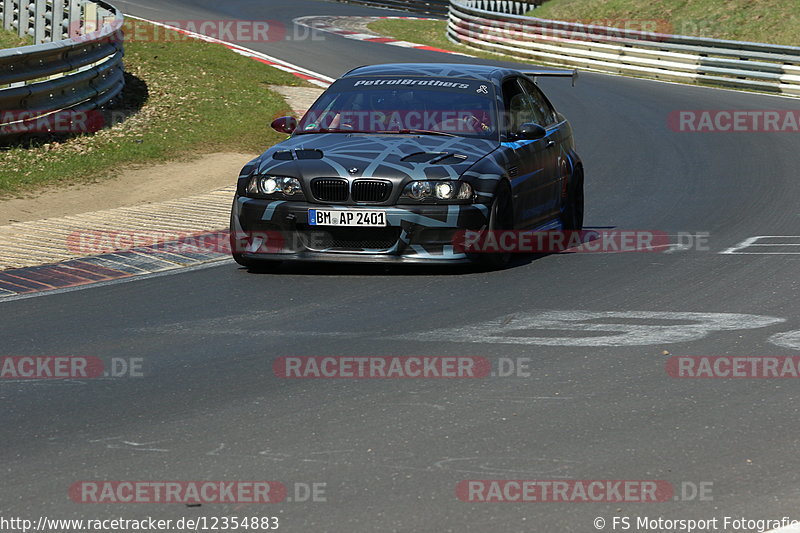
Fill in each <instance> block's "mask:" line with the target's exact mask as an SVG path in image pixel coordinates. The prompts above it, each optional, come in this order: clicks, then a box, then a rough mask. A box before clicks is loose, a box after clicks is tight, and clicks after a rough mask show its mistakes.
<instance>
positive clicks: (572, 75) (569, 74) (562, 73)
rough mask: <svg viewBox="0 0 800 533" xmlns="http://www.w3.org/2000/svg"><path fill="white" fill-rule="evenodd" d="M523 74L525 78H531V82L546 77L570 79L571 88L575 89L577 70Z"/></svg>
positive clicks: (540, 71) (534, 71) (525, 72)
mask: <svg viewBox="0 0 800 533" xmlns="http://www.w3.org/2000/svg"><path fill="white" fill-rule="evenodd" d="M522 73H523V74H525V75H526V76H530V77H531V78H533V81H534V82H535V81H536V78H538V77H539V76H547V77H556V78H572V86H573V87H575V81H577V79H578V69H573V70H523V71H522Z"/></svg>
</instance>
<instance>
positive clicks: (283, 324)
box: [0, 0, 800, 532]
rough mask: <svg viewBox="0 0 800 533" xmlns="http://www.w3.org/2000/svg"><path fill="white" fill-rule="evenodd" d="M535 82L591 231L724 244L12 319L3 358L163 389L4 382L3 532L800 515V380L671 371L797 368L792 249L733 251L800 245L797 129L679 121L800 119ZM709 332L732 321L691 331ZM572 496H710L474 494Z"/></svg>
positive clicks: (457, 526)
mask: <svg viewBox="0 0 800 533" xmlns="http://www.w3.org/2000/svg"><path fill="white" fill-rule="evenodd" d="M117 5H119V6H120V7H122V8H123V9H124V10H125V11H127V12H129V13H131V14H134V15H137V16H142V17H145V18H150V19H166V20H176V19H178V20H179V19H218V18H245V19H247V18H252V19H279V20H281V21H282V22H284V23H286V24H287V25H290V24H291V19H292V18H294V17H296V16H301V15H317V14H320V15H322V14H343V15H347V14H352V15H365V14H366V15H369V14H379V15H383V14H387V12H386V11H379V10H374V9H367V8H361V7H356V6H348V5H339V4H333V3H323V2H314V1H309V0H292V1H287V0H271V1H269V2H249V1H245V0H238V1H237V0H231V1H227V2H211V1H204V2H200V1H198V2H188V1H187V2H175V1H170V2H166V1H158V0H136V2H121V1H120V2H117ZM290 32H291V28H290ZM245 45H246V46H250V47H252V48H255V49H258V50H260V51H263V52H266V53H269V54H270V55H273V56H276V57H280V58H282V59H285V60H287V61H291V62H293V63H296V64H298V65H301V66H303V67H306V68H309V69H312V70H315V71H318V72H320V73H322V74H325V75H328V76H332V77H336V76H338V75H340V74H341V73H343V72H344V71H346V70H348V69H350V68H352V67H355V66H358V65H361V64H367V63H374V62H395V61H442V60H445V61H451V62H461V61H471V60H469V59H468V58H462V57H459V56H444V55H442V54H437V53H433V52H426V51H419V50H406V49H402V48H397V47H390V46H386V45H381V44H376V43H362V42H357V41H353V40H347V39H343V38H340V37H337V36H334V35H330V34H326V35H325V40H323V41H303V42H280V43H264V44H253V43H245ZM475 61H478V60H475ZM541 84H542V85H543V86H544V88H545V90H546V92H547V93H548V95H549V96H550V97H551V99H552V100H553V101H554V103H555V105H556V107H558V108H559V109H560V110H561V111H562V112H563V113H564V114H565V115H566V116H567V117H568V118H569V119H570V121H571V122H572V125H573V127H574V129H575V132H576V136H577V143H578V151H579V153H580V154H581V156H582V157H583V159H584V163H585V166H586V197H587V213H586V215H587V218H586V224H587V226H590V227H615V228H624V229H649V230H659V231H665V232H668V233H670V234H676V233H678V232H682V231H683V232H709V233H710V239H709V248H710V249H709V250H707V251H701V250H686V251H679V252H675V253H669V254H667V253H627V254H574V255H568V254H567V255H551V256H547V257H542V258H538V259H536V260H525V261H521V262H519V263H518V264H516V265H515V266H514V267H513V268H510V269H508V270H505V271H502V272H494V273H475V272H472V271H468V270H463V269H462V270H447V269H419V268H415V269H391V270H385V269H383V268H382V267H376V268H372V267H369V266H358V267H351V266H341V265H340V266H335V267H334V266H331V267H328V266H303V267H291V268H285V269H283V270H282V271H281V272H280V273H278V274H276V275H257V274H248V273H247V272H246V271H244V270H242V269H239V268H237V267H236V266H234V265H233V264H232V263H227V262H226V263H223V264H220V265H218V266H214V267H212V268H206V269H200V270H194V271H184V272H182V273H179V274H174V275H168V276H162V277H155V278H151V279H144V280H137V281H133V282H130V283H122V284H116V285H110V286H104V287H94V288H90V289H86V290H80V291H75V292H69V293H63V294H55V295H48V296H44V297H37V298H31V299H24V300H18V301H10V302H5V303H0V324H2V326H0V327H2V337H1V338H2V354H3V355H91V356H98V357H112V356H114V357H124V358H135V357H141V358H143V369H144V372H145V374H146V377H144V378H138V379H136V378H129V379H116V380H114V379H106V380H95V381H84V382H59V381H49V382H29V383H18V382H11V381H8V382H4V383H2V384H0V400H2V413H0V426H1V427H2V428H3V432H2V435H3V438H2V441H0V458H2V471H3V476H2V480H3V481H2V484H1V486H0V515H3V516H24V517H29V518H33V519H35V518H36V517H38V516H40V515H46V516H48V517H51V518H55V517H57V518H70V517H85V518H103V517H118V516H122V517H128V518H141V517H145V516H155V517H162V518H178V517H181V516H222V515H228V516H231V515H238V516H245V515H248V516H252V515H256V516H264V515H273V514H278V516H280V517H281V520H282V524H281V530H285V531H296V532H314V531H331V532H355V531H359V532H368V531H415V532H446V531H475V532H484V531H492V532H494V531H497V532H507V531H538V532H554V531H574V532H587V531H594V528H593V526H592V520H593V519H594V518H595V517H597V516H601V517H605V518H606V519H607V520H609V521H610V519H611V517H612V516H614V515H617V516H623V515H628V516H632V517H636V516H650V517H657V516H659V515H662V516H665V517H669V518H692V517H694V518H711V517H714V516H717V517H722V516H725V515H729V516H740V515H744V516H748V517H752V518H778V517H781V516H790V517H795V518H800V511H799V510H798V489H797V485H796V481H797V473H796V464H797V457H798V452H800V446H798V440H797V434H796V430H797V427H798V422H797V413H798V410H797V401H798V396H800V395H799V394H798V389H797V387H798V386H797V384H796V382H795V381H792V380H748V379H744V380H677V379H673V378H670V377H669V376H668V375H667V374H666V372H665V370H664V363H665V361H666V356H665V355H664V354H663V353H662V352H663V351H665V350H668V351H669V352H670V353H671V354H673V355H744V356H751V355H754V356H761V355H800V343H798V341H797V340H794V341H793V342H794V346H795V348H791V347H790V346H778V345H777V344H775V343H774V342H771V340H770V339H771V337H773V335H776V334H779V333H785V332H790V331H795V330H798V329H800V304H798V272H799V271H800V268H799V267H800V263H798V256H797V255H787V254H777V255H731V254H719V252H720V251H723V250H725V249H727V248H729V247H732V246H735V245H736V244H737V243H739V242H741V241H743V240H744V239H746V238H749V237H752V236H759V235H787V236H794V235H800V219H799V218H798V215H799V214H800V208H798V205H800V184H798V181H797V169H798V168H800V150H798V149H797V148H798V143H797V134H791V133H719V134H708V133H706V134H691V133H676V132H672V131H670V130H669V129H668V128H667V126H666V117H667V115H668V114H669V113H670V112H671V111H673V110H676V109H749V110H755V109H794V110H797V109H798V108H800V102H798V101H796V100H789V99H782V98H775V97H770V96H764V95H755V94H744V93H736V92H730V91H719V90H713V89H708V88H697V87H687V86H678V85H669V84H662V83H656V82H652V81H644V80H635V79H627V78H617V77H612V76H605V75H599V74H588V73H586V74H583V75H582V77H581V79H580V80H579V82H578V85H577V87H575V88H574V89H573V88H569V86H568V83H567V82H564V81H559V80H544V81H542V82H541ZM265 127H266V125H265ZM234 178H235V177H234V176H231V180H232V181H233V179H234ZM796 240H797V239H796ZM576 310H585V311H591V312H598V313H610V312H615V313H620V314H619V315H610V314H605V315H603V314H598V315H589V316H590V318H592V317H593V318H594V322H593V323H595V324H597V323H609V322H611V323H616V324H620V323H621V324H627V325H628V326H629V327H631V328H632V329H633V330H634V331H635V332H637V333H636V334H635V335H634V334H631V335H622V336H618V337H609V336H608V335H613V332H612V333H603V332H587V331H583V330H582V329H581V326H580V325H576V324H575V323H574V322H571V320H572V319H574V318H576V317H577V315H575V314H574V313H573V314H571V313H570V312H571V311H576ZM640 311H646V312H655V313H663V314H661V315H655V314H647V313H645V314H642V313H639V314H637V313H635V312H640ZM544 312H561V313H557V314H555V315H548V316H550V317H551V318H553V320H555V322H550V323H548V324H550V326H549V328H550V329H547V328H545V329H541V328H542V323H541V322H540V323H539V327H538V329H537V326H536V324H533V325H529V327H528V329H527V330H525V329H523V330H521V331H515V332H512V333H511V334H510V335H508V334H506V335H505V336H503V334H502V331H500V330H503V328H509V327H515V326H516V325H518V324H521V323H522V322H524V321H525V320H526V319H527V318H530V317H531V316H533V315H536V314H537V313H544ZM687 313H698V314H697V315H687ZM732 313H737V314H746V315H759V316H762V317H774V318H775V319H776V320H771V321H770V320H767V319H760V320H759V318H758V317H752V316H751V317H737V316H733V315H730V314H732ZM710 320H716V321H718V322H719V321H722V322H724V323H725V324H726V327H728V328H730V329H726V330H722V331H710V330H708V329H707V328H704V327H702V326H697V325H696V324H705V323H708V322H709V321H710ZM492 321H493V322H494V325H491V324H490V325H486V324H487V323H488V322H492ZM552 324H556V325H552ZM689 324H695V326H693V327H688V325H689ZM765 324H767V325H765ZM545 325H547V324H545ZM658 325H660V326H661V327H657V326H658ZM468 326H469V327H470V328H471V329H470V330H469V331H465V330H464V329H463V328H467V327H468ZM473 326H474V327H473ZM757 326H761V327H757ZM520 327H521V326H520ZM457 328H462V330H460V331H456V329H457ZM611 329H613V327H612V328H611ZM432 330H444V333H439V334H437V335H431V334H427V335H426V332H430V331H432ZM498 332H499V333H498ZM687 332H689V333H690V335H689V336H688V337H684V340H680V338H679V336H678V335H676V333H682V334H687ZM492 333H495V334H497V335H499V336H497V335H496V336H495V337H494V339H492V338H489V337H488V336H489V335H491V334H492ZM598 338H599V339H600V340H599V341H598V340H597V339H598ZM794 338H795V339H797V338H798V337H797V336H795V337H794ZM587 339H588V340H587ZM592 339H594V340H592ZM603 339H605V340H603ZM686 339H688V340H686ZM512 341H513V342H512ZM626 343H627V344H626ZM631 343H634V344H631ZM593 344H594V345H593ZM784 344H788V343H784ZM284 355H477V356H485V357H487V358H490V359H491V360H493V361H495V360H497V359H498V358H501V357H509V358H517V357H527V358H530V372H531V376H530V377H527V378H526V377H514V378H504V379H501V378H493V379H479V380H341V381H337V380H281V379H278V378H276V377H274V376H273V374H272V370H271V364H272V360H273V359H274V358H275V357H278V356H284ZM558 478H567V479H620V480H625V479H664V480H668V481H670V482H672V483H673V484H674V485H676V486H679V484H680V483H681V482H683V481H689V482H693V483H698V484H699V483H701V482H713V501H671V502H667V503H632V504H616V503H613V504H606V503H581V504H577V503H576V504H569V503H528V504H508V503H506V504H498V503H463V502H460V501H458V499H457V498H456V496H455V486H456V483H458V482H459V481H461V480H465V479H558ZM92 479H100V480H131V479H133V480H280V481H283V482H284V483H285V484H286V485H287V486H291V484H293V483H295V482H304V483H314V482H316V483H326V489H327V494H326V495H327V500H328V501H327V502H326V503H319V502H318V503H297V502H291V503H289V502H287V503H283V504H277V505H273V506H263V507H262V506H242V507H234V506H231V505H216V506H214V505H211V506H209V505H206V506H203V507H199V508H198V507H192V508H187V507H185V506H183V505H79V504H76V503H73V502H71V501H70V500H69V499H68V498H67V488H68V487H69V486H70V485H71V484H72V483H74V482H76V481H79V480H92ZM606 529H607V530H610V525H609V526H607V528H606ZM632 531H636V529H632Z"/></svg>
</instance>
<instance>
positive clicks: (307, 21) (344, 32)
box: [292, 16, 471, 57]
mask: <svg viewBox="0 0 800 533" xmlns="http://www.w3.org/2000/svg"><path fill="white" fill-rule="evenodd" d="M386 19H390V20H439V19H433V18H427V17H346V16H309V17H298V18H296V19H294V20H293V21H292V22H294V23H295V24H297V25H299V26H304V27H306V28H310V29H312V30H317V31H323V32H327V33H332V34H334V35H339V36H340V37H344V38H345V39H354V40H356V41H363V42H368V43H381V44H388V45H391V46H399V47H401V48H415V49H417V50H427V51H429V52H441V53H443V54H454V55H458V56H465V57H471V56H469V55H468V54H462V53H460V52H454V51H452V50H445V49H443V48H436V47H435V46H428V45H425V44H417V43H411V42H408V41H401V40H399V39H394V38H392V37H386V36H385V35H379V34H377V33H374V32H371V31H369V30H367V29H366V26H367V24H369V23H371V22H376V21H378V20H386ZM340 20H347V21H349V22H353V21H355V22H359V23H360V26H361V27H362V28H363V29H362V31H353V30H348V29H345V28H342V27H340V26H339V25H338V24H337V22H338V21H340Z"/></svg>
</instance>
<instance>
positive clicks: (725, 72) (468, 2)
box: [447, 0, 800, 96]
mask: <svg viewBox="0 0 800 533" xmlns="http://www.w3.org/2000/svg"><path fill="white" fill-rule="evenodd" d="M506 3H513V2H503V1H500V0H451V1H450V13H449V22H448V29H447V34H448V37H449V38H450V39H451V40H453V41H456V42H458V43H461V44H464V45H466V46H469V47H472V48H476V49H480V50H486V51H491V52H498V53H502V54H506V55H509V56H513V57H516V58H520V59H525V60H533V61H539V62H543V63H550V64H557V65H564V66H570V67H580V68H583V69H588V70H597V71H602V72H612V73H616V74H628V75H633V76H642V77H649V78H657V79H664V80H670V81H680V82H690V83H701V84H712V85H722V86H728V87H734V88H738V89H752V90H758V91H768V92H775V93H781V94H786V95H792V96H800V47H796V46H781V45H772V44H763V43H748V42H739V41H724V40H719V39H708V38H702V37H687V36H680V35H669V34H663V33H655V32H646V31H635V30H627V29H618V28H607V27H602V26H593V25H586V24H577V23H572V22H560V21H552V20H544V19H537V18H534V17H527V16H522V15H516V14H509V13H513V10H508V8H506V9H505V10H506V12H505V13H502V12H498V11H499V10H498V9H497V6H498V5H499V4H506ZM492 4H494V5H492Z"/></svg>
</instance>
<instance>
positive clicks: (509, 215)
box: [477, 183, 514, 270]
mask: <svg viewBox="0 0 800 533" xmlns="http://www.w3.org/2000/svg"><path fill="white" fill-rule="evenodd" d="M512 229H514V211H513V208H512V205H511V191H509V189H508V186H507V185H506V184H505V183H501V184H500V186H499V187H498V188H497V192H495V195H494V200H493V201H492V205H491V207H490V208H489V225H488V227H487V230H488V231H490V232H500V231H505V230H512ZM494 237H497V239H496V240H499V236H498V235H494ZM510 262H511V253H510V252H500V253H485V252H484V253H482V254H480V256H479V257H478V258H477V263H478V264H479V265H480V266H481V267H482V268H485V269H487V270H501V269H503V268H505V267H507V266H508V264H509V263H510Z"/></svg>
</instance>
